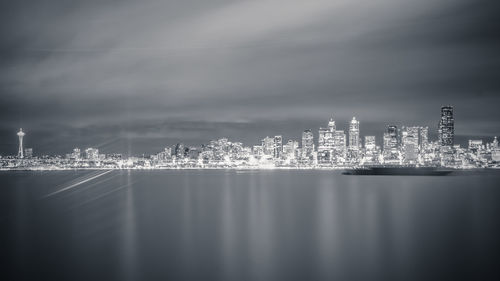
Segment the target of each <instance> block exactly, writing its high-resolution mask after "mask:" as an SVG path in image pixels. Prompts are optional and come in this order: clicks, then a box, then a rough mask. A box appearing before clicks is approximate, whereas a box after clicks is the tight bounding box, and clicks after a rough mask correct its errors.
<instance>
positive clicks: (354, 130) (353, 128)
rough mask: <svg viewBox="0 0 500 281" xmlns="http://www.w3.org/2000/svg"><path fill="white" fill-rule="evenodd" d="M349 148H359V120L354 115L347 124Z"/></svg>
mask: <svg viewBox="0 0 500 281" xmlns="http://www.w3.org/2000/svg"><path fill="white" fill-rule="evenodd" d="M349 148H350V149H355V150H357V149H359V148H360V140H359V121H358V120H356V117H353V118H352V120H351V123H350V124H349Z"/></svg>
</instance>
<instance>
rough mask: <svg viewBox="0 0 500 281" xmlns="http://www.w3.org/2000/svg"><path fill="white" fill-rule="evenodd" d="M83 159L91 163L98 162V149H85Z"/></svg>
mask: <svg viewBox="0 0 500 281" xmlns="http://www.w3.org/2000/svg"><path fill="white" fill-rule="evenodd" d="M85 158H86V159H88V160H92V161H97V160H99V149H97V148H92V147H89V148H87V149H85Z"/></svg>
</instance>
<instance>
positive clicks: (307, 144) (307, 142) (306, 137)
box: [302, 130, 314, 158]
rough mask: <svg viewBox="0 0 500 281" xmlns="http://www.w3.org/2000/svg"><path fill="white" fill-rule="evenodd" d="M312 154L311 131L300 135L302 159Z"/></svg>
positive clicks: (312, 139)
mask: <svg viewBox="0 0 500 281" xmlns="http://www.w3.org/2000/svg"><path fill="white" fill-rule="evenodd" d="M313 152H314V136H313V133H312V132H311V130H305V131H304V132H303V133H302V157H303V158H310V157H311V156H312V154H313Z"/></svg>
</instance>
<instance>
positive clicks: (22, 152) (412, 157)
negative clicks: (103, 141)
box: [0, 106, 500, 170]
mask: <svg viewBox="0 0 500 281" xmlns="http://www.w3.org/2000/svg"><path fill="white" fill-rule="evenodd" d="M347 128H348V132H347V134H346V132H345V131H344V130H341V129H339V128H338V127H337V125H336V122H335V120H334V119H333V118H330V120H329V121H328V125H327V127H326V128H324V127H321V128H319V130H318V139H317V142H316V141H315V136H314V133H313V131H312V130H310V129H306V130H304V131H303V132H302V139H301V141H300V142H299V141H297V140H287V141H286V142H284V140H283V137H282V136H281V135H276V136H274V137H269V136H266V137H265V138H263V139H262V140H261V142H260V145H254V146H253V147H250V146H245V145H243V144H242V143H241V142H232V141H229V140H228V139H227V138H221V139H218V140H212V141H210V142H209V143H208V144H203V145H201V146H197V147H191V146H186V145H184V144H183V143H177V144H175V145H173V146H172V147H166V148H165V149H164V150H163V151H161V152H159V153H157V154H154V155H149V156H141V157H123V156H122V155H121V154H102V153H101V151H99V149H97V148H92V147H89V148H86V149H84V150H80V148H74V149H73V151H72V152H71V153H68V154H66V156H65V157H60V156H44V157H36V156H34V155H33V149H32V148H24V147H23V138H24V137H25V136H26V137H29V134H26V132H23V130H22V129H20V130H19V132H18V133H17V135H18V137H19V150H18V154H17V156H7V157H1V158H0V169H1V170H19V169H23V170H61V169H228V168H235V169H274V168H282V169H290V168H295V169H357V168H363V167H386V166H390V167H394V166H396V167H446V168H453V169H473V168H474V169H475V168H500V148H499V146H498V140H497V138H496V137H495V138H494V139H493V141H492V142H491V143H483V140H480V139H475V140H469V145H468V147H465V148H464V147H460V145H457V144H455V141H454V135H455V130H454V128H455V127H454V117H453V107H452V106H443V107H442V108H441V118H440V122H439V127H438V130H437V131H438V140H436V141H429V135H428V134H429V128H428V127H425V126H402V127H401V128H398V127H397V126H395V125H388V126H387V127H386V130H385V132H384V133H383V135H382V140H381V146H379V145H377V142H376V139H377V138H376V136H364V144H363V143H362V141H361V140H362V139H363V138H362V137H361V134H360V132H361V130H360V121H359V120H357V119H356V117H353V118H352V120H351V121H350V122H349V124H347ZM299 143H300V145H299ZM82 151H83V152H84V153H83V154H82Z"/></svg>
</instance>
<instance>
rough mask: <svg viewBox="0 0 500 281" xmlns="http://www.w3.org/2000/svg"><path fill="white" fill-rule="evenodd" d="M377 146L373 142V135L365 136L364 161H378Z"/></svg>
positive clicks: (372, 162) (369, 162) (373, 162)
mask: <svg viewBox="0 0 500 281" xmlns="http://www.w3.org/2000/svg"><path fill="white" fill-rule="evenodd" d="M377 158H378V148H377V144H376V142H375V136H365V155H364V162H365V163H367V164H375V163H377V162H378V160H377Z"/></svg>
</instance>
